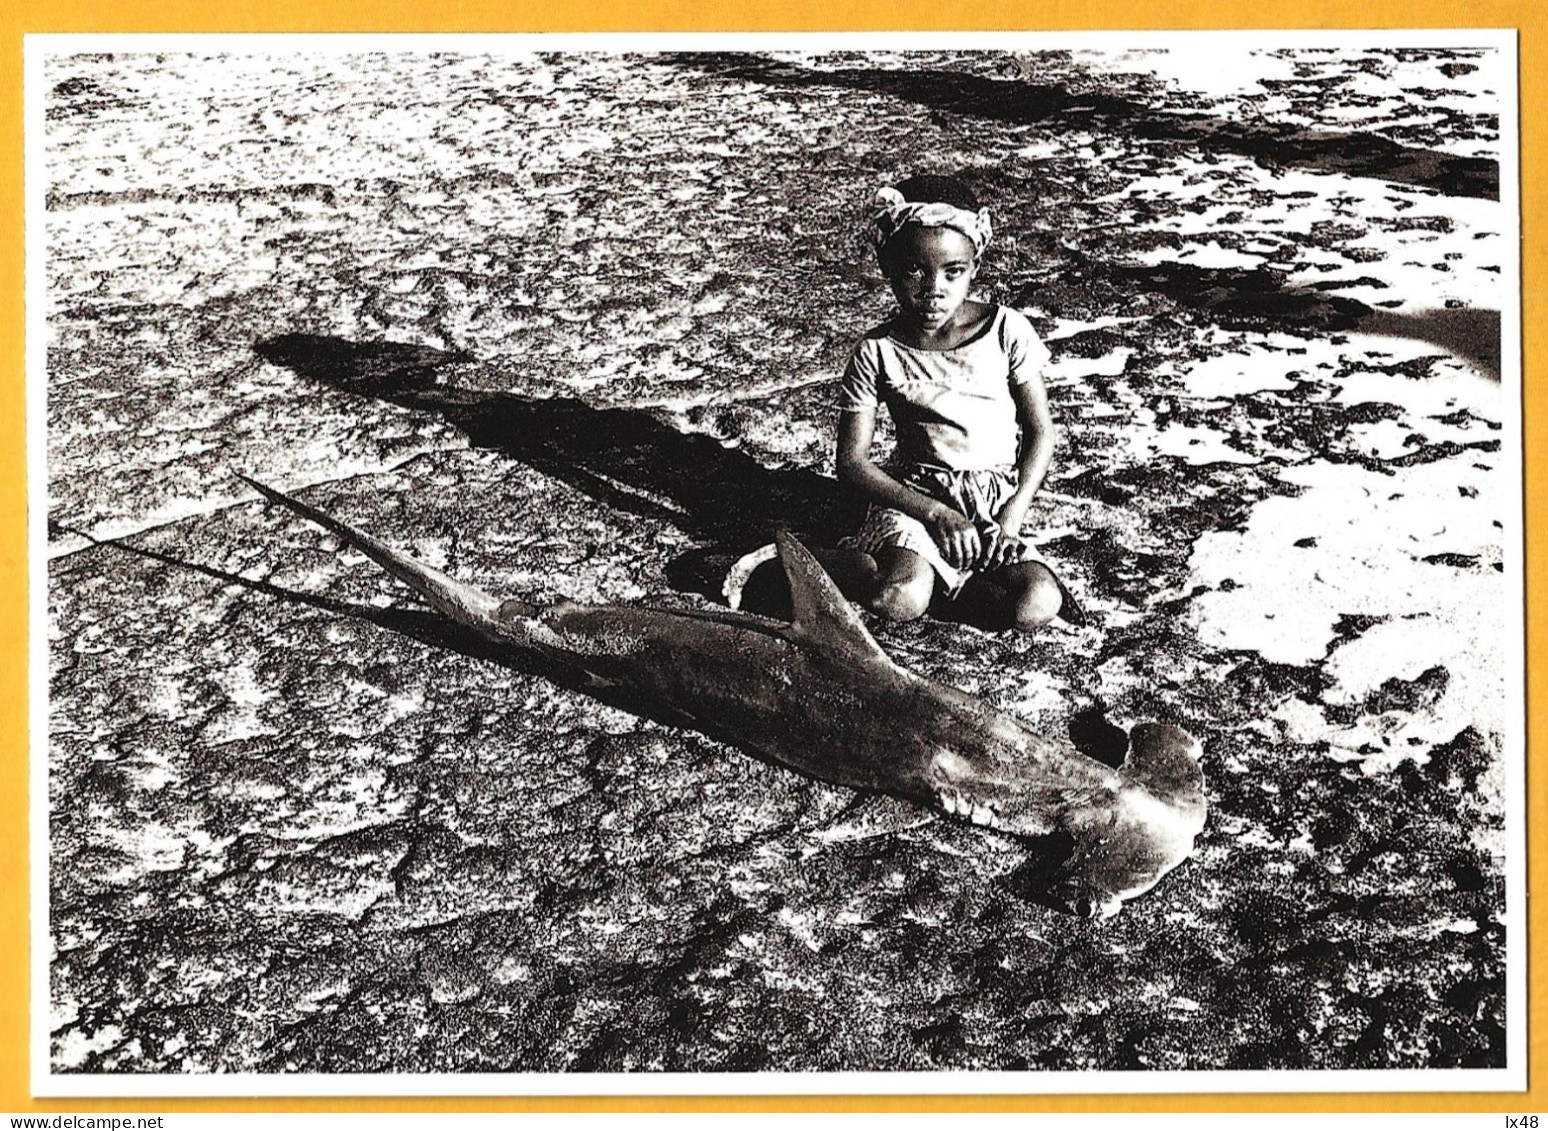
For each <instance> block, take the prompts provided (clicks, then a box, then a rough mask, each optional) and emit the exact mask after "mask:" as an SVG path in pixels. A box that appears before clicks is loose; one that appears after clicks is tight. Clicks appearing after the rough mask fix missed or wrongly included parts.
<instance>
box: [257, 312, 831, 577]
mask: <svg viewBox="0 0 1548 1131" xmlns="http://www.w3.org/2000/svg"><path fill="white" fill-rule="evenodd" d="M255 348H256V350H257V352H258V354H259V355H260V356H261V357H263V358H264V359H265V360H267V361H270V362H273V363H275V364H277V365H283V366H285V367H287V368H289V369H291V370H293V371H295V372H296V373H297V374H299V375H300V376H302V377H306V378H308V379H311V380H315V381H320V382H323V383H324V384H328V385H332V386H333V387H335V388H338V389H341V390H344V391H346V392H350V393H355V394H358V395H362V396H370V397H375V398H377V399H379V400H383V401H387V402H389V403H391V404H395V405H398V406H400V407H402V408H407V409H412V410H414V411H416V412H428V413H433V414H435V415H437V416H439V417H441V418H442V419H444V420H446V421H447V422H448V423H449V424H452V425H453V426H455V427H456V428H458V429H459V430H460V431H462V432H463V433H465V434H466V435H467V437H468V439H469V441H470V442H471V443H472V444H473V445H474V446H476V447H480V448H488V449H491V450H493V451H498V452H500V453H502V454H504V455H506V456H509V457H510V458H511V459H514V460H518V461H520V462H521V463H524V464H526V465H528V466H529V467H533V468H536V469H537V470H539V471H541V472H543V473H544V474H545V475H549V476H552V477H553V478H555V479H558V480H560V481H562V482H565V483H568V484H570V485H571V486H573V487H575V488H577V489H578V490H581V491H583V492H585V493H586V494H587V495H589V496H591V497H592V498H594V499H596V500H597V501H599V502H602V503H606V504H607V505H608V506H610V507H614V508H616V509H618V510H621V511H625V512H628V513H631V514H636V515H640V516H642V517H645V518H650V519H653V520H655V521H659V522H664V523H669V524H671V525H673V526H675V527H677V528H678V529H680V530H682V531H683V532H684V533H686V534H688V535H690V536H691V537H693V538H695V539H696V540H698V541H700V542H701V543H703V544H704V546H703V548H702V549H701V550H698V551H693V552H690V553H689V554H687V555H684V556H683V557H682V558H679V559H678V560H677V561H675V562H674V563H672V565H671V566H670V567H669V568H668V580H669V581H670V582H671V583H672V584H673V585H674V586H675V587H676V588H678V589H679V590H682V591H689V592H702V593H705V594H706V595H708V596H714V597H718V595H719V587H720V584H721V581H722V580H723V578H724V572H725V569H724V567H725V565H726V564H728V563H727V561H726V559H727V558H728V557H733V556H735V555H738V554H741V553H743V552H745V551H747V550H749V549H752V548H753V547H755V546H759V545H762V544H764V543H767V542H769V541H770V540H771V538H772V536H773V532H774V530H775V529H776V528H778V527H780V526H783V527H785V528H787V529H789V530H791V531H792V532H793V533H795V534H796V535H797V537H799V538H801V539H802V540H803V541H806V542H808V543H810V544H813V545H818V546H822V545H832V544H833V543H834V542H835V541H836V540H837V539H838V538H840V537H841V536H843V535H844V534H846V533H848V532H849V531H850V530H852V529H853V528H854V525H855V524H856V522H857V520H858V514H859V511H858V510H857V508H858V507H859V505H860V504H858V503H857V501H856V500H855V499H854V498H853V496H852V495H850V493H849V492H848V491H847V490H846V489H845V488H844V487H842V486H841V485H840V484H839V483H837V482H836V481H834V480H833V479H830V478H828V477H826V476H823V475H819V474H817V473H816V472H813V471H801V470H795V471H771V470H769V469H768V468H765V467H764V466H763V465H762V464H760V463H759V462H758V461H757V460H756V459H754V458H753V457H752V456H750V455H747V454H746V453H745V452H740V451H737V450H735V449H733V448H727V447H725V446H724V445H722V444H721V443H719V442H718V441H717V440H715V439H714V438H713V437H710V436H704V435H695V434H691V433H684V432H680V431H678V430H677V429H676V428H673V427H672V426H671V425H670V424H668V423H666V422H665V421H663V420H661V419H660V418H658V417H657V416H655V415H653V414H651V413H650V412H647V411H644V410H640V409H628V408H595V407H592V406H591V405H588V404H586V403H585V402H583V401H580V400H577V399H575V398H573V397H549V398H532V397H521V396H516V395H514V394H510V393H501V392H489V391H487V390H480V389H471V388H465V387H458V386H456V385H455V384H451V383H450V382H451V381H453V380H455V377H456V373H457V369H458V367H459V366H462V365H466V364H467V363H469V362H471V361H473V360H474V359H473V358H470V357H469V356H467V355H465V354H458V353H449V352H445V351H441V350H435V349H431V348H429V347H426V346H412V345H402V344H399V343H394V342H350V341H346V340H344V339H342V338H330V337H322V336H317V335H308V334H287V335H284V336H282V337H277V338H271V339H269V340H267V341H263V342H260V343H259V344H258V345H257V346H256V347H255Z"/></svg>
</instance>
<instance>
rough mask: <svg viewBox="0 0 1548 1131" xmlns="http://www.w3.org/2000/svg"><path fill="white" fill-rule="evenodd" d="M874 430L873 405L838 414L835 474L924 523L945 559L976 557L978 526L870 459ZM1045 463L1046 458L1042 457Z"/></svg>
mask: <svg viewBox="0 0 1548 1131" xmlns="http://www.w3.org/2000/svg"><path fill="white" fill-rule="evenodd" d="M875 432H876V410H875V409H874V408H867V409H858V410H850V411H847V412H842V413H840V414H839V438H838V477H839V479H840V480H842V481H843V482H845V483H848V484H849V485H850V486H852V487H855V488H858V489H859V491H860V492H861V493H862V494H863V495H865V496H866V498H868V499H870V500H871V501H872V502H876V503H880V504H881V505H882V506H887V507H892V508H893V509H894V510H900V511H902V512H903V513H904V514H906V515H911V516H912V517H914V518H917V519H918V520H919V521H920V522H922V523H924V524H925V528H926V529H928V530H929V531H930V536H931V537H932V538H934V539H935V544H936V545H937V546H939V547H940V548H941V553H942V555H944V556H945V558H946V561H947V562H949V563H950V564H951V565H953V566H956V567H958V568H963V567H965V566H968V565H971V564H972V563H973V562H974V561H976V560H977V559H978V554H979V551H980V550H981V549H982V545H981V543H980V541H979V535H978V529H977V528H976V527H975V526H974V525H973V524H972V523H971V522H969V521H968V520H967V516H965V515H962V514H959V513H958V512H957V511H955V510H953V509H952V508H951V507H948V506H947V505H946V504H945V503H941V502H937V501H936V500H935V499H932V498H930V496H928V495H924V494H921V493H920V492H918V491H915V490H912V489H911V488H909V487H905V486H904V485H903V484H902V483H899V482H898V481H897V480H896V479H894V478H893V477H892V476H890V475H888V474H887V473H886V472H885V471H883V470H882V469H881V468H879V467H877V466H876V464H875V463H873V462H872V461H871V439H872V437H873V436H874V434H875ZM1043 462H1044V466H1047V460H1046V459H1045V460H1044V461H1043Z"/></svg>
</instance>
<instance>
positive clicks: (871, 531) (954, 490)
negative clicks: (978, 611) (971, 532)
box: [839, 467, 1064, 596]
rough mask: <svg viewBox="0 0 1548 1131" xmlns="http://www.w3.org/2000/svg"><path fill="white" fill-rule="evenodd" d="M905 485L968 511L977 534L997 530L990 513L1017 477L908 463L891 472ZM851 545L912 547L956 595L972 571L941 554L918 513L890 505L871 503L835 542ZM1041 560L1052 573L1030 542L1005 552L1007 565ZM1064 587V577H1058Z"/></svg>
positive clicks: (1002, 502) (1001, 502)
mask: <svg viewBox="0 0 1548 1131" xmlns="http://www.w3.org/2000/svg"><path fill="white" fill-rule="evenodd" d="M891 474H892V475H893V476H894V477H895V478H896V479H897V480H898V481H899V482H900V483H902V484H903V485H904V486H906V487H911V488H913V489H914V490H915V491H918V492H920V493H921V494H925V495H929V496H930V498H932V499H934V500H936V501H937V502H941V503H945V504H946V505H947V506H949V507H951V508H952V509H953V510H955V511H957V512H958V513H959V514H963V515H966V516H967V518H968V519H969V521H971V522H972V523H973V525H974V526H976V527H978V530H979V533H980V534H984V535H987V533H988V532H989V531H990V530H992V529H995V528H996V526H997V524H996V522H995V520H994V516H995V515H996V514H997V513H998V512H999V509H1000V508H1001V507H1002V506H1004V505H1005V500H1006V499H1008V498H1010V496H1011V494H1012V493H1013V492H1014V491H1015V490H1016V476H1015V475H1014V474H1013V473H1012V472H1011V471H1009V470H1004V469H999V468H992V469H988V470H984V471H950V470H948V469H946V468H943V467H910V468H906V469H903V470H901V471H899V470H893V471H891ZM839 545H840V546H845V547H848V548H850V549H854V550H859V551H861V552H863V553H867V554H874V553H875V552H876V551H877V550H880V549H883V548H885V547H887V546H897V547H899V548H901V549H904V550H912V551H913V552H914V553H916V554H918V555H919V556H920V557H921V558H923V559H924V560H925V561H927V562H929V563H930V567H931V568H932V569H933V570H935V573H936V575H937V576H938V577H939V578H940V579H941V583H942V584H943V585H944V586H945V587H946V590H947V592H948V593H950V594H951V595H952V596H956V595H957V594H958V593H959V592H961V590H962V586H963V585H964V584H966V583H967V580H968V578H969V577H971V576H972V575H973V571H972V570H963V569H957V568H956V567H955V566H953V565H952V564H951V563H949V562H948V561H947V560H946V559H945V558H944V557H943V556H942V555H941V549H940V547H939V546H937V545H936V544H935V539H934V538H932V537H930V531H929V530H928V529H927V528H926V527H925V524H924V523H922V522H920V521H919V520H918V519H917V518H914V517H912V516H910V515H906V514H904V513H903V512H902V511H899V510H893V509H892V508H891V507H879V506H872V507H871V509H870V511H869V512H868V513H867V514H866V516H865V521H864V522H862V523H861V524H860V529H859V530H857V531H855V532H854V533H853V534H852V535H850V536H849V537H848V538H845V539H844V540H843V541H842V542H840V543H839ZM1020 562H1041V563H1042V564H1043V565H1044V566H1047V567H1048V571H1049V572H1050V573H1053V574H1054V580H1056V581H1059V576H1058V574H1057V573H1055V572H1054V569H1053V567H1052V566H1051V565H1049V564H1048V560H1047V559H1046V558H1044V557H1043V555H1042V554H1041V553H1039V552H1038V549H1037V547H1036V546H1034V545H1033V544H1032V543H1031V542H1027V541H1017V542H1016V544H1015V545H1014V546H1013V547H1012V548H1011V551H1010V553H1009V555H1008V556H1007V557H1006V560H1005V564H1007V565H1015V564H1018V563H1020ZM1059 588H1060V589H1064V582H1063V581H1059Z"/></svg>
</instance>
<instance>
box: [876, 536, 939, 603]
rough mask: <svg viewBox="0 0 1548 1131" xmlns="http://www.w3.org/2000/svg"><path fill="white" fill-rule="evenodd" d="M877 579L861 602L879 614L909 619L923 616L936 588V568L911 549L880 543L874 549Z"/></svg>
mask: <svg viewBox="0 0 1548 1131" xmlns="http://www.w3.org/2000/svg"><path fill="white" fill-rule="evenodd" d="M874 557H875V561H876V580H875V584H874V587H873V589H872V592H871V595H870V596H869V597H861V600H862V602H863V603H864V604H865V605H866V607H867V608H869V609H870V610H871V611H872V612H874V613H876V614H877V615H878V616H883V617H886V618H887V619H888V620H897V621H908V620H916V619H917V618H919V617H922V616H924V614H925V610H926V609H928V608H929V607H930V595H931V594H932V593H933V592H934V591H935V570H934V569H932V568H931V567H930V563H929V562H927V561H925V560H924V559H923V558H921V557H920V556H919V555H918V554H916V553H914V551H912V550H905V549H903V548H902V547H901V546H883V547H882V548H881V549H879V550H877V551H876V553H875V555H874Z"/></svg>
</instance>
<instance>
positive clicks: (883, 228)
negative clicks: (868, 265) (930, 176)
mask: <svg viewBox="0 0 1548 1131" xmlns="http://www.w3.org/2000/svg"><path fill="white" fill-rule="evenodd" d="M869 216H870V221H871V225H872V228H873V231H872V236H871V238H872V241H873V242H874V243H875V244H876V250H877V251H878V252H880V251H881V249H882V248H884V247H886V246H887V241H888V240H890V239H892V237H893V236H895V235H897V234H898V232H900V231H901V230H902V229H903V228H904V227H905V226H907V225H909V224H919V225H921V226H923V227H926V228H951V229H953V230H954V231H958V232H961V233H962V234H963V235H964V236H966V237H967V238H968V239H970V240H972V241H973V255H974V257H975V258H976V257H978V256H980V255H982V254H983V253H984V247H985V245H987V244H988V243H989V236H990V231H991V229H990V227H989V209H987V208H980V209H979V210H978V211H977V212H969V211H968V210H967V209H966V208H958V207H957V206H956V205H954V204H946V203H945V202H943V201H920V200H904V199H903V194H902V193H900V192H899V191H898V190H897V189H895V188H884V189H882V190H880V191H879V192H877V194H876V199H875V200H874V201H872V202H871V210H870V213H869Z"/></svg>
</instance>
